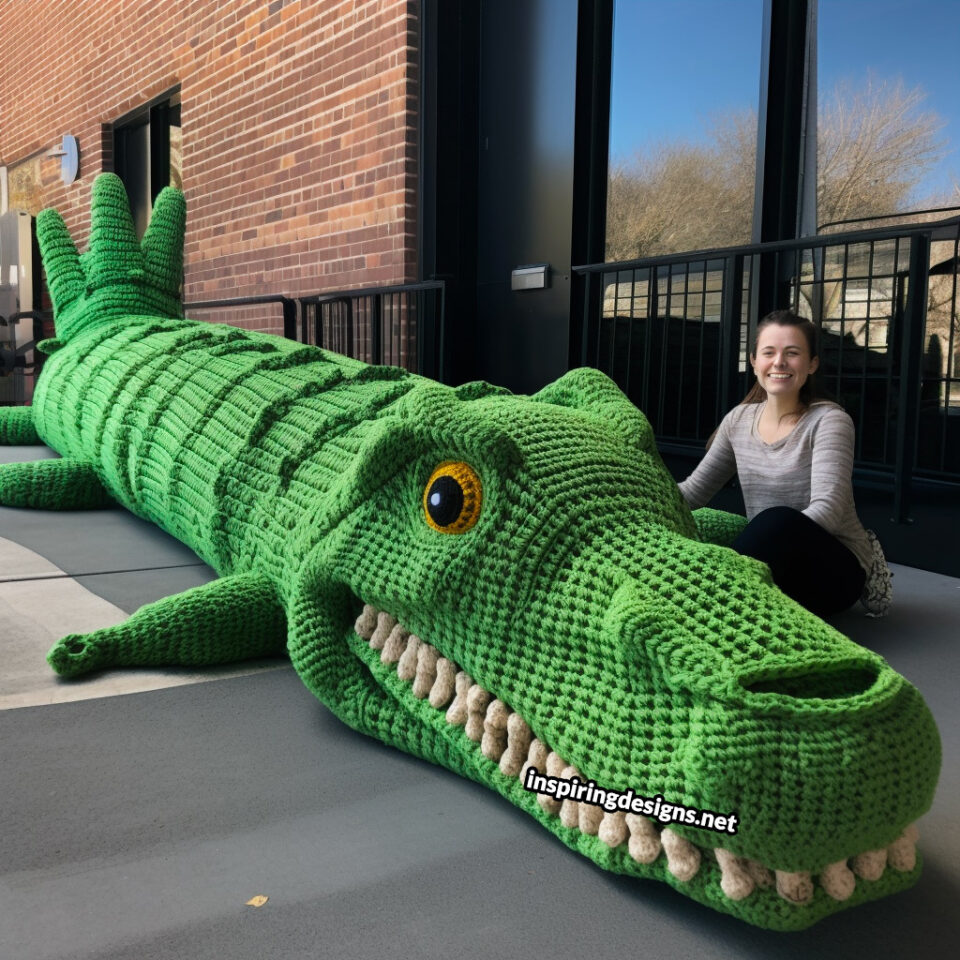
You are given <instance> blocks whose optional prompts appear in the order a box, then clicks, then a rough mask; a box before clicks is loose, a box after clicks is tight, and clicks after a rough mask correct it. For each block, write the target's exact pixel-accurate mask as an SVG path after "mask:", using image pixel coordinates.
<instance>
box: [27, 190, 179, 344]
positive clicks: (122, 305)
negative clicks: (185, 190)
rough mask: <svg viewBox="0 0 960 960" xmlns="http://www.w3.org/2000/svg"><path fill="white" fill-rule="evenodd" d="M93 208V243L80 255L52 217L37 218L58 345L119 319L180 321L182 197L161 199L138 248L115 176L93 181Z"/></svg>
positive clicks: (166, 194)
mask: <svg viewBox="0 0 960 960" xmlns="http://www.w3.org/2000/svg"><path fill="white" fill-rule="evenodd" d="M91 207H92V213H91V221H90V243H89V248H88V249H87V251H86V252H85V253H84V254H83V255H82V256H81V255H79V254H78V253H77V248H76V246H75V245H74V242H73V239H72V237H71V236H70V232H69V230H68V229H67V227H66V224H65V223H64V221H63V218H62V217H61V216H60V214H59V213H57V211H56V210H43V211H41V213H40V214H39V215H38V216H37V241H38V243H39V245H40V254H41V256H42V258H43V265H44V269H45V270H46V274H47V285H48V286H49V288H50V296H51V298H52V300H53V311H54V324H55V326H56V330H57V337H58V339H59V340H61V341H68V340H70V339H72V338H73V337H75V336H77V335H78V334H80V333H82V332H83V331H84V330H86V329H89V328H90V327H92V326H96V325H97V324H99V323H101V322H104V321H106V320H110V319H114V318H116V317H118V316H124V315H134V316H144V315H147V316H160V317H180V316H182V315H183V310H182V306H181V303H180V286H181V283H182V280H183V234H184V226H185V219H186V217H185V207H184V200H183V194H182V193H180V191H178V190H173V189H171V188H170V187H167V188H165V189H164V190H162V191H161V192H160V195H159V196H158V197H157V200H156V202H155V204H154V209H153V215H152V217H151V219H150V225H149V227H148V228H147V231H146V233H145V234H144V237H143V241H142V242H141V241H140V240H139V239H138V237H137V233H136V229H135V228H134V224H133V217H132V216H131V213H130V204H129V202H128V200H127V193H126V190H125V189H124V186H123V182H122V181H121V180H120V178H119V177H118V176H116V175H115V174H112V173H105V174H101V175H100V176H99V177H97V179H96V181H95V182H94V185H93V199H92V204H91Z"/></svg>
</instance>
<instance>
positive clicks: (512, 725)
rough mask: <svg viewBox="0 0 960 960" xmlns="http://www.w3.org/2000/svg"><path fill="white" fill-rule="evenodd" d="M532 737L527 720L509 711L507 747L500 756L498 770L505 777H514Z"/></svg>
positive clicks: (521, 764)
mask: <svg viewBox="0 0 960 960" xmlns="http://www.w3.org/2000/svg"><path fill="white" fill-rule="evenodd" d="M532 737H533V733H532V731H531V730H530V727H529V726H528V725H527V721H526V720H524V719H523V717H521V716H520V714H519V713H511V714H510V716H509V717H508V718H507V749H506V750H505V751H504V753H503V756H502V757H501V758H500V772H501V773H502V774H503V775H504V776H505V777H515V776H516V775H517V774H518V773H519V772H520V769H521V767H522V766H523V761H524V760H525V759H526V757H527V753H528V751H529V749H530V740H531V738H532Z"/></svg>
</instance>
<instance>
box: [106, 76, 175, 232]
mask: <svg viewBox="0 0 960 960" xmlns="http://www.w3.org/2000/svg"><path fill="white" fill-rule="evenodd" d="M181 155H182V135H181V128H180V95H179V94H174V95H173V96H171V97H170V98H169V99H166V100H164V101H162V102H161V103H155V104H153V106H151V107H149V108H144V109H143V110H140V111H138V112H136V113H134V114H131V115H130V116H128V117H125V118H124V119H123V120H120V121H118V122H117V123H116V124H114V127H113V169H114V171H115V172H116V173H117V175H118V176H119V177H120V179H121V180H122V181H123V184H124V186H125V187H126V189H127V196H128V197H129V199H130V209H131V211H132V212H133V220H134V224H135V225H136V228H137V233H138V234H139V235H140V236H141V237H142V236H143V234H144V232H145V231H146V229H147V224H148V223H149V222H150V211H151V210H152V209H153V201H154V199H155V198H156V196H157V194H158V193H159V192H160V191H161V190H162V189H163V188H164V187H166V186H172V187H181V186H182V177H181Z"/></svg>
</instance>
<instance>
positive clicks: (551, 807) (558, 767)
mask: <svg viewBox="0 0 960 960" xmlns="http://www.w3.org/2000/svg"><path fill="white" fill-rule="evenodd" d="M566 766H567V764H566V762H565V761H564V760H562V759H561V758H560V755H559V754H557V753H554V752H553V751H552V750H551V751H550V752H549V753H548V754H547V776H548V777H559V776H560V775H561V774H562V773H563V771H564V769H565V768H566ZM537 803H539V804H540V806H541V807H543V809H544V810H545V811H546V812H547V813H549V814H550V815H551V816H552V817H555V816H556V815H557V814H558V813H559V812H560V808H561V807H562V806H563V801H562V800H557V798H556V797H549V796H547V795H545V794H542V793H541V794H539V795H538V796H537Z"/></svg>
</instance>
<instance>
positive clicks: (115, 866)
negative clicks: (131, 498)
mask: <svg viewBox="0 0 960 960" xmlns="http://www.w3.org/2000/svg"><path fill="white" fill-rule="evenodd" d="M48 455H50V454H49V452H48V451H46V449H45V448H42V447H40V448H36V447H34V448H3V447H0V462H2V461H3V460H17V459H28V458H34V457H41V456H48ZM894 569H895V571H896V578H895V583H894V586H895V591H896V597H895V599H896V602H895V608H894V611H893V613H892V614H891V615H890V616H889V617H888V618H887V619H885V620H881V621H872V620H869V619H867V618H864V617H861V616H859V615H857V614H854V613H849V614H845V615H844V616H843V617H841V618H837V619H836V621H835V623H836V624H837V626H839V627H840V629H842V630H844V632H846V633H847V634H848V635H850V636H852V637H853V638H854V639H855V640H857V641H858V642H860V643H863V644H864V645H865V646H868V647H870V648H871V649H874V650H876V651H878V652H879V653H881V654H882V655H883V656H884V657H886V658H887V659H888V660H889V661H890V663H891V664H892V665H893V667H894V668H895V669H897V670H898V671H900V672H901V673H903V674H904V675H905V676H907V677H908V678H909V679H910V680H911V681H912V682H913V683H915V684H916V685H917V686H918V687H919V688H920V690H921V691H922V693H923V695H924V697H925V698H926V700H927V702H928V703H929V705H930V707H931V709H932V710H933V713H934V715H935V717H936V719H937V722H938V725H939V728H940V732H941V737H942V739H943V748H944V761H943V772H942V774H941V780H940V785H939V788H938V793H937V797H936V800H935V803H934V807H933V809H932V810H931V812H930V813H929V814H928V815H927V816H925V817H924V818H923V819H922V820H921V821H920V824H919V826H920V832H921V841H920V849H921V850H922V852H923V855H924V857H925V859H926V864H925V870H924V874H923V876H922V877H921V880H920V882H919V883H918V885H917V886H916V887H914V888H913V889H912V890H909V891H907V892H905V893H902V894H898V895H896V896H894V897H889V898H886V899H884V900H880V901H878V902H876V903H872V904H867V905H864V906H861V907H857V908H854V909H851V910H848V911H844V912H842V913H840V914H837V915H836V916H834V917H831V918H828V919H827V920H825V921H823V922H821V923H820V924H818V925H816V926H814V927H813V928H811V929H810V930H807V931H804V932H801V933H797V934H776V933H770V932H767V931H763V930H758V929H755V928H753V927H750V926H748V925H746V924H744V923H741V922H740V921H737V920H734V919H732V918H730V917H726V916H723V915H721V914H718V913H715V912H714V911H712V910H709V909H707V908H704V907H701V906H700V905H698V904H696V903H694V902H692V901H690V900H688V899H687V898H685V897H682V896H680V895H679V894H677V893H675V892H674V891H672V890H670V889H669V888H667V887H666V886H665V885H663V884H658V883H652V882H642V881H633V880H628V879H625V878H620V877H616V876H613V875H610V874H607V873H605V872H604V871H601V870H599V869H597V868H595V867H594V866H593V865H592V864H591V863H590V862H589V861H587V860H585V859H584V858H582V857H579V856H577V855H575V854H573V853H572V852H571V851H569V850H568V849H567V848H566V847H564V846H563V845H562V844H560V843H559V841H557V840H556V839H555V838H553V837H552V836H551V835H549V834H547V833H546V832H545V831H543V829H542V828H541V827H540V826H539V825H538V824H537V823H535V822H534V821H533V820H532V819H530V818H529V817H527V816H526V815H524V814H523V813H521V812H520V811H518V810H516V809H515V808H514V807H512V806H511V805H510V804H508V803H507V802H506V801H504V800H502V799H501V798H500V797H498V796H496V795H495V794H493V793H491V792H489V791H487V790H485V789H484V788H482V787H480V786H478V785H475V784H473V783H470V782H467V781H465V780H462V779H461V778H459V777H456V776H454V775H453V774H450V773H448V772H446V771H444V770H441V769H439V768H436V767H433V766H431V765H429V764H426V763H422V762H420V761H417V760H415V759H413V758H411V757H408V756H406V755H404V754H401V753H399V752H397V751H395V750H391V749H389V748H386V747H384V746H383V745H382V744H380V743H378V742H376V741H373V740H370V739H367V738H364V737H362V736H360V735H358V734H355V733H354V732H353V731H351V730H349V729H347V728H346V727H344V726H343V725H342V724H341V723H339V722H338V721H337V720H336V719H335V718H334V717H333V716H332V715H331V714H330V713H329V712H328V711H327V710H326V709H325V708H324V707H323V706H322V705H321V704H320V703H318V702H317V701H316V700H315V699H314V698H313V697H312V696H311V695H310V694H309V692H308V691H307V690H306V688H305V687H304V686H303V685H302V683H301V682H300V680H299V679H298V678H297V676H296V675H295V674H294V673H293V671H292V670H291V669H290V668H289V666H287V665H283V664H282V663H280V662H279V661H268V662H264V663H259V664H252V665H245V666H243V667H241V668H240V671H239V672H240V673H245V675H237V674H238V671H237V670H230V669H228V670H219V669H218V670H205V671H192V672H186V671H123V672H121V671H116V672H113V673H110V674H104V675H102V676H101V677H99V678H96V679H94V680H91V681H85V682H83V683H81V684H79V685H77V684H66V683H63V682H61V681H58V680H57V679H56V678H54V677H53V676H52V674H50V673H49V672H48V671H47V669H46V665H45V663H44V662H43V654H44V653H45V652H46V649H47V647H48V646H49V644H50V643H52V641H53V639H56V637H57V636H59V635H62V633H65V632H73V631H78V630H84V629H92V628H93V627H96V626H101V625H106V624H107V623H113V622H117V620H118V619H122V617H123V616H125V615H126V614H128V613H130V612H132V611H133V610H134V609H136V608H137V607H138V606H140V605H141V604H142V603H145V602H149V601H150V600H154V599H157V598H159V597H161V596H165V595H168V594H172V593H177V592H179V591H181V590H183V589H186V588H187V587H189V586H193V585H196V584H198V583H203V582H205V581H206V580H209V579H210V578H211V577H212V576H213V575H214V574H213V571H211V570H209V568H207V567H205V566H204V565H203V564H202V563H201V562H200V561H199V560H198V559H197V557H195V556H194V555H193V554H192V553H191V552H190V551H189V550H187V549H186V548H185V547H183V546H182V545H181V544H178V543H177V542H176V541H174V540H172V539H171V538H169V537H167V536H166V535H165V534H163V533H162V532H161V531H158V530H156V529H155V528H154V527H152V526H150V525H149V524H146V523H143V522H142V521H140V520H138V519H137V518H135V517H133V516H131V515H129V514H127V513H126V512H124V511H122V510H106V511H92V512H75V513H56V514H54V513H39V512H35V511H28V510H11V509H9V508H0V644H2V646H3V651H4V657H3V659H2V660H0V960H60V958H71V960H94V958H96V960H114V958H115V960H120V958H124V960H126V958H136V960H149V958H188V960H192V958H198V960H200V958H207V957H210V958H213V957H216V958H218V960H219V958H231V960H233V958H236V960H245V958H288V957H289V958H301V957H303V958H307V957H310V958H313V957H344V958H353V957H357V958H367V957H392V958H405V957H417V958H420V957H424V958H429V957H438V958H439V957H444V958H449V957H484V958H498V957H505V958H514V957H516V958H520V957H531V956H543V957H549V958H551V960H553V958H566V957H576V958H578V960H580V958H585V957H590V958H606V957H611V958H613V957H616V958H618V960H622V958H624V957H634V956H639V957H663V958H672V957H677V958H680V957H683V958H686V957H697V958H721V957H723V958H726V957H730V956H737V957H756V958H767V957H784V958H787V957H789V958H800V957H804V958H806V957H810V956H826V957H841V956H843V957H846V956H853V955H856V956H861V955H863V956H870V957H871V958H886V957H890V958H893V957H898V958H899V957H907V956H909V957H920V958H925V957H930V958H940V957H953V956H955V955H956V951H957V942H958V939H957V937H958V934H960V919H958V910H957V904H958V902H960V816H958V804H957V800H956V798H957V796H958V795H960V762H958V761H960V749H958V734H960V729H958V728H960V722H958V718H960V710H958V696H957V689H958V688H960V647H958V644H957V634H958V632H960V631H958V626H960V580H954V579H951V578H949V577H943V576H939V575H937V574H930V573H925V572H922V571H918V570H914V569H911V568H909V567H895V568H894ZM249 671H253V672H249ZM200 680H203V681H207V682H203V683H198V682H197V681H200ZM158 687H159V689H157V688H158ZM78 690H82V691H83V699H75V698H74V697H73V696H72V694H73V693H76V692H77V691H78ZM67 694H70V696H69V698H68V702H58V701H63V698H64V696H65V695H67ZM256 896H262V897H267V898H268V899H267V901H266V902H265V903H264V904H263V905H262V906H259V907H256V906H249V905H247V901H249V900H251V898H253V897H256Z"/></svg>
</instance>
